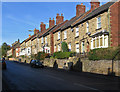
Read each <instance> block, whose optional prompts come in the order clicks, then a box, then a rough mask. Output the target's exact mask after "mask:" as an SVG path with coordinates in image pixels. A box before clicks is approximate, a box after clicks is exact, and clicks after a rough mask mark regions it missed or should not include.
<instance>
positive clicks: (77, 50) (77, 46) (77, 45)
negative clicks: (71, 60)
mask: <svg viewBox="0 0 120 92" xmlns="http://www.w3.org/2000/svg"><path fill="white" fill-rule="evenodd" d="M76 52H77V53H79V43H76Z"/></svg>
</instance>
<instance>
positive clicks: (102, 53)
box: [88, 47, 120, 60]
mask: <svg viewBox="0 0 120 92" xmlns="http://www.w3.org/2000/svg"><path fill="white" fill-rule="evenodd" d="M118 51H120V47H109V48H98V49H93V50H91V51H90V52H89V54H88V58H89V60H112V59H113V57H114V56H115V55H116V53H118ZM115 60H120V53H119V54H117V56H116V57H115Z"/></svg>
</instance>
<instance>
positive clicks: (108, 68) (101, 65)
mask: <svg viewBox="0 0 120 92" xmlns="http://www.w3.org/2000/svg"><path fill="white" fill-rule="evenodd" d="M55 60H56V62H57V64H58V68H63V66H64V63H66V62H73V69H74V70H77V71H82V72H90V73H97V74H104V75H108V73H111V72H112V60H98V61H92V60H88V59H86V58H84V59H80V61H79V58H76V57H70V58H69V59H49V58H46V59H45V60H44V61H43V62H44V65H46V66H49V67H53V64H54V62H55ZM113 72H115V75H116V76H120V60H119V61H114V63H113Z"/></svg>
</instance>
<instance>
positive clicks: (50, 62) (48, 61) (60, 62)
mask: <svg viewBox="0 0 120 92" xmlns="http://www.w3.org/2000/svg"><path fill="white" fill-rule="evenodd" d="M55 61H56V62H57V64H58V68H63V66H64V63H66V62H67V61H68V60H67V59H49V58H45V60H44V61H43V63H44V65H45V66H49V67H53V65H54V62H55Z"/></svg>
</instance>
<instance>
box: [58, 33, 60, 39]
mask: <svg viewBox="0 0 120 92" xmlns="http://www.w3.org/2000/svg"><path fill="white" fill-rule="evenodd" d="M58 40H60V32H58Z"/></svg>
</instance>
